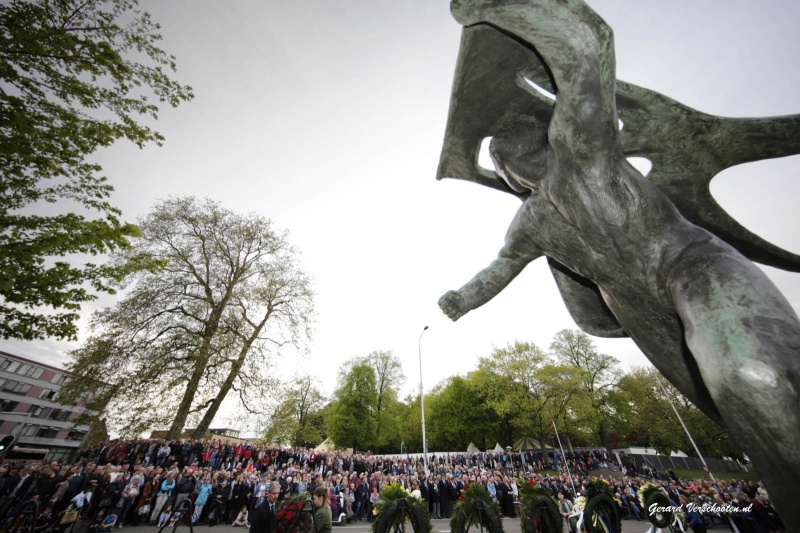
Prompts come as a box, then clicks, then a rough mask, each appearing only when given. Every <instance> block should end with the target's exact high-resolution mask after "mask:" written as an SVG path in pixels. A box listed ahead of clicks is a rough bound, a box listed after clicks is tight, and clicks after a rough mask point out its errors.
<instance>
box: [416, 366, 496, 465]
mask: <svg viewBox="0 0 800 533" xmlns="http://www.w3.org/2000/svg"><path fill="white" fill-rule="evenodd" d="M470 376H474V373H473V374H471V375H470ZM470 376H468V377H466V378H464V377H461V376H452V377H450V378H448V379H447V380H445V381H444V382H443V383H441V384H439V385H437V386H436V387H435V388H434V389H433V391H431V394H430V395H429V401H428V402H427V403H426V408H427V410H428V411H429V414H427V415H426V416H427V420H428V428H427V433H428V437H429V439H430V442H431V446H435V448H434V449H438V450H466V449H467V446H469V443H470V442H473V443H475V444H476V445H477V446H478V447H479V448H480V449H486V447H487V446H489V447H490V446H491V445H492V444H494V442H495V441H496V440H497V437H498V423H497V415H496V413H495V412H494V411H493V410H492V409H491V408H490V407H489V404H488V403H487V401H486V397H485V395H484V391H483V390H482V388H481V387H480V384H479V383H478V382H476V380H474V379H473V378H471V377H470ZM428 406H430V407H428Z"/></svg>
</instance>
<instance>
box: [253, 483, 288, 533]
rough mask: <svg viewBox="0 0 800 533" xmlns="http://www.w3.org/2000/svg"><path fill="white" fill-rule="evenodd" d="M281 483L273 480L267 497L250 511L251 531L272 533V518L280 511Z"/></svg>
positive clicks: (254, 532)
mask: <svg viewBox="0 0 800 533" xmlns="http://www.w3.org/2000/svg"><path fill="white" fill-rule="evenodd" d="M280 493H281V484H280V483H278V482H276V481H273V482H272V483H270V484H269V489H268V492H267V499H266V500H264V503H262V504H261V505H259V506H258V507H256V508H255V509H253V512H252V513H250V533H272V519H273V518H274V517H275V513H277V512H278V508H277V503H275V502H277V501H278V495H279V494H280Z"/></svg>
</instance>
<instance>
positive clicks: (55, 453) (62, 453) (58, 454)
mask: <svg viewBox="0 0 800 533" xmlns="http://www.w3.org/2000/svg"><path fill="white" fill-rule="evenodd" d="M73 453H75V448H50V453H48V454H47V457H46V458H45V461H46V462H48V463H51V462H53V461H58V460H59V459H69V457H70V455H72V454H73Z"/></svg>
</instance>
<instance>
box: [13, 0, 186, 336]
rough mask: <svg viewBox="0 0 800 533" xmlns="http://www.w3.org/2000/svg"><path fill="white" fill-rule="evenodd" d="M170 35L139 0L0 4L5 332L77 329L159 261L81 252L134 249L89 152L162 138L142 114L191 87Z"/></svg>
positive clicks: (182, 96)
mask: <svg viewBox="0 0 800 533" xmlns="http://www.w3.org/2000/svg"><path fill="white" fill-rule="evenodd" d="M160 39H161V36H160V35H159V34H158V25H157V24H155V23H154V22H153V21H152V20H151V18H150V16H149V15H148V14H147V13H142V12H141V11H139V10H138V9H137V8H136V1H135V0H59V1H52V0H27V1H25V0H13V1H10V2H3V3H0V180H2V182H0V336H2V337H3V338H12V337H13V338H18V339H26V340H30V339H41V338H45V337H56V338H66V339H75V338H76V334H77V325H76V322H77V320H78V317H79V315H78V312H79V310H80V307H81V304H82V303H84V302H87V301H91V300H94V299H96V298H97V293H102V292H106V293H112V294H113V293H114V282H116V281H119V280H120V279H121V278H122V277H123V276H124V275H126V274H127V273H129V272H130V271H131V270H133V269H136V268H143V267H146V266H152V264H151V263H149V262H148V261H147V258H146V257H143V258H141V260H139V261H136V262H128V263H125V264H124V265H120V264H117V265H97V264H93V263H85V264H80V261H79V260H77V259H75V258H74V257H75V256H74V255H72V254H84V255H92V256H97V255H101V254H106V253H109V252H114V251H118V250H127V249H129V248H130V244H129V242H128V239H129V238H131V237H135V236H136V235H137V234H138V230H137V229H136V227H135V226H134V225H132V224H128V223H124V222H122V221H120V219H119V217H120V214H121V213H120V211H119V210H118V209H117V208H115V207H113V206H112V205H111V203H110V202H109V198H110V195H111V192H112V190H113V189H112V187H111V185H109V184H108V182H107V180H106V178H105V177H104V176H102V175H101V174H100V172H101V168H100V167H99V166H98V165H97V164H94V163H91V162H89V161H88V159H87V158H88V156H89V155H90V154H92V153H93V152H95V151H96V150H97V149H98V148H101V147H106V146H109V145H111V144H112V143H114V142H115V141H117V140H119V139H127V140H129V141H131V142H134V143H136V144H137V145H138V146H139V147H143V146H144V145H145V144H147V143H149V142H155V143H156V144H161V142H162V141H163V140H164V139H163V137H162V136H161V135H160V134H159V133H158V132H156V131H153V130H151V129H150V127H148V126H147V125H146V124H144V123H142V122H140V120H141V119H142V118H143V119H145V120H147V119H155V118H157V113H158V110H159V105H160V104H161V103H167V104H169V105H171V106H173V107H174V106H177V105H178V104H179V103H180V102H181V101H186V100H189V99H191V98H192V91H191V88H190V87H187V86H182V85H180V84H178V83H177V82H175V81H173V80H172V79H171V78H170V76H169V71H174V70H175V58H174V57H172V56H170V55H168V54H167V53H166V52H164V51H163V50H162V49H160V48H159V47H158V41H159V40H160ZM63 200H66V201H67V202H63ZM55 202H61V204H60V205H70V206H75V207H77V210H78V211H81V212H74V207H73V208H72V209H70V211H71V212H66V211H65V210H64V209H61V208H59V206H54V204H55ZM44 206H46V207H44ZM46 213H48V214H46Z"/></svg>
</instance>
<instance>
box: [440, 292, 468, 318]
mask: <svg viewBox="0 0 800 533" xmlns="http://www.w3.org/2000/svg"><path fill="white" fill-rule="evenodd" d="M439 307H440V308H441V310H442V311H444V314H446V315H447V317H448V318H449V319H450V320H452V321H454V322H455V321H456V320H458V319H459V318H461V317H462V316H464V315H466V314H467V311H469V309H467V302H466V301H465V300H464V297H463V296H461V294H460V293H459V292H458V291H447V293H446V294H445V295H444V296H442V297H441V298H439Z"/></svg>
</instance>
